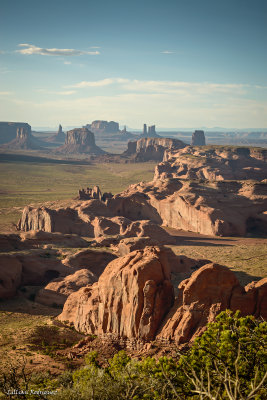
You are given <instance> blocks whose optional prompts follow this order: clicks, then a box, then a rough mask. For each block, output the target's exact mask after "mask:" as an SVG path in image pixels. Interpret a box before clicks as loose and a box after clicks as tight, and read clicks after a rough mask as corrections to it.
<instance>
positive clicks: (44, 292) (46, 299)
mask: <svg viewBox="0 0 267 400" xmlns="http://www.w3.org/2000/svg"><path fill="white" fill-rule="evenodd" d="M96 281H97V277H96V276H95V275H94V274H93V273H92V272H91V271H89V270H88V269H80V270H78V271H76V272H74V274H71V275H68V276H66V277H65V278H57V279H54V280H53V281H51V282H49V283H48V285H46V287H45V288H43V289H41V290H39V292H38V293H37V295H36V298H35V301H36V302H37V303H41V304H44V305H47V306H53V305H55V304H56V305H59V306H63V304H64V303H65V301H66V300H67V298H68V296H69V295H70V294H71V293H73V292H76V291H77V290H79V289H80V288H81V287H84V286H87V285H90V284H93V283H94V282H96Z"/></svg>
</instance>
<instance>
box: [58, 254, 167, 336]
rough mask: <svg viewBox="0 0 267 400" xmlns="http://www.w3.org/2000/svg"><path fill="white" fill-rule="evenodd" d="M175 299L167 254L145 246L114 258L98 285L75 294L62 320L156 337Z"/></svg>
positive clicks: (91, 329) (85, 328) (92, 330)
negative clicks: (142, 248)
mask: <svg viewBox="0 0 267 400" xmlns="http://www.w3.org/2000/svg"><path fill="white" fill-rule="evenodd" d="M173 301H174V294H173V287H172V284H171V281H170V268H169V264H168V259H167V257H166V254H165V252H164V251H163V250H160V249H159V248H157V247H146V248H145V249H144V250H140V251H134V252H132V253H130V254H129V255H126V256H125V257H121V258H119V259H117V260H114V261H112V262H111V263H110V264H109V265H108V266H107V267H106V269H105V271H104V272H103V274H102V275H101V277H100V278H99V281H98V282H97V283H95V284H94V285H92V286H89V287H86V288H82V289H80V290H79V291H78V292H75V293H73V294H71V295H70V296H69V297H68V299H67V301H66V303H65V305H64V309H63V312H62V314H60V316H59V317H58V318H59V319H60V320H61V321H65V320H67V321H69V322H73V323H74V326H75V328H76V329H77V330H80V331H82V332H86V333H88V334H97V335H108V336H111V337H114V338H129V339H132V338H140V339H143V340H152V339H153V338H154V337H155V334H156V331H157V329H158V327H159V324H160V322H161V320H162V319H163V317H164V315H165V314H166V313H167V311H168V310H169V309H170V307H171V306H172V304H173Z"/></svg>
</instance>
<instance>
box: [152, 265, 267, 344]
mask: <svg viewBox="0 0 267 400" xmlns="http://www.w3.org/2000/svg"><path fill="white" fill-rule="evenodd" d="M266 294H267V279H262V280H261V281H259V282H257V283H256V284H255V283H252V284H250V285H248V286H246V287H245V288H243V287H242V286H241V285H240V284H239V282H238V280H237V279H236V277H235V275H234V273H233V272H232V271H230V270H229V269H228V268H227V267H223V266H221V265H218V264H208V265H204V266H203V267H201V268H200V269H199V270H198V271H196V272H194V273H193V274H192V276H191V277H190V278H189V279H186V280H184V281H183V282H181V284H180V285H179V295H178V299H177V300H176V302H175V304H174V306H173V307H172V309H171V310H170V312H169V313H168V315H167V316H166V318H165V321H164V322H163V324H162V326H161V329H160V331H159V333H158V335H157V339H160V340H162V339H164V340H165V339H167V340H173V341H175V342H176V343H177V344H183V343H188V342H189V341H191V340H194V338H195V337H196V336H198V335H200V334H201V333H202V332H203V331H204V330H205V327H206V325H207V323H208V322H212V321H214V319H215V317H216V315H217V314H218V313H220V312H221V311H224V310H226V309H231V310H233V311H236V310H240V311H241V314H242V315H248V314H253V315H255V316H256V317H263V318H265V319H266V318H267V313H266Z"/></svg>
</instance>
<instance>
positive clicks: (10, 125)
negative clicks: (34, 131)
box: [0, 122, 31, 144]
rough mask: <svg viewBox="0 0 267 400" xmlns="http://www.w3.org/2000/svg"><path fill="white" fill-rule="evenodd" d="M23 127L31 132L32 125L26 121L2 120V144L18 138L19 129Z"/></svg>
mask: <svg viewBox="0 0 267 400" xmlns="http://www.w3.org/2000/svg"><path fill="white" fill-rule="evenodd" d="M21 128H23V129H25V130H26V131H29V132H31V126H30V125H29V124H27V123H24V122H0V144H2V143H8V142H11V140H13V139H16V136H17V130H18V129H19V130H20V129H21Z"/></svg>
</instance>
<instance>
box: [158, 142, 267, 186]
mask: <svg viewBox="0 0 267 400" xmlns="http://www.w3.org/2000/svg"><path fill="white" fill-rule="evenodd" d="M266 176H267V150H266V149H260V148H258V149H257V148H252V147H233V146H205V147H203V148H200V147H192V146H187V147H185V148H184V149H181V150H168V151H166V152H165V153H164V159H163V162H161V163H160V164H158V165H157V166H156V168H155V176H154V179H168V178H180V179H206V180H210V181H222V180H248V179H253V180H258V181H261V180H262V179H265V178H266Z"/></svg>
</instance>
